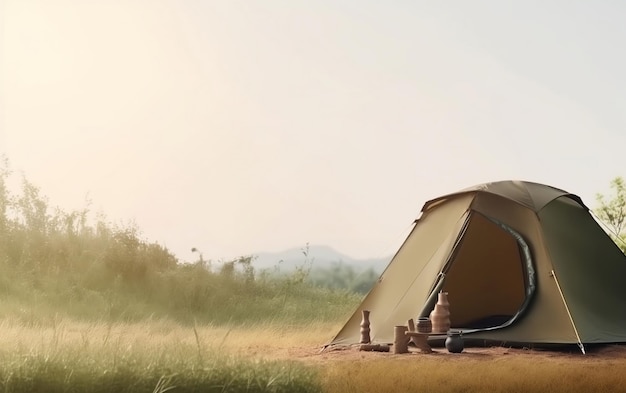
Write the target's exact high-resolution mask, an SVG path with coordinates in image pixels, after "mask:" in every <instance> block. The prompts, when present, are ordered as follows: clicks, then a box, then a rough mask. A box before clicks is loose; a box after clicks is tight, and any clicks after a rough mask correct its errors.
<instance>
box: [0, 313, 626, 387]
mask: <svg viewBox="0 0 626 393" xmlns="http://www.w3.org/2000/svg"><path fill="white" fill-rule="evenodd" d="M338 327H339V326H338V325H337V324H331V323H319V324H309V325H307V326H285V325H283V326H280V325H276V324H264V323H260V324H250V325H245V324H241V325H237V326H235V325H233V326H210V325H204V326H191V327H189V326H184V325H180V324H178V323H176V322H173V321H169V320H151V321H145V322H143V323H132V324H127V323H113V324H109V323H103V322H94V323H87V322H76V321H72V320H68V319H60V318H59V319H51V320H49V321H47V322H46V323H44V324H41V325H39V326H28V325H24V324H23V323H22V322H20V321H17V320H10V319H8V320H7V319H5V320H4V321H3V322H2V323H1V324H0V330H1V331H2V335H0V348H1V350H0V391H2V392H164V391H172V392H316V391H322V392H337V393H339V392H344V393H347V392H412V391H415V392H421V391H423V392H529V391H532V392H534V391H541V392H579V391H585V392H595V391H597V392H607V391H608V392H611V391H626V350H623V349H622V348H618V347H614V348H618V349H615V350H614V351H612V352H611V351H608V352H607V351H603V350H600V351H598V352H592V353H591V354H589V355H587V356H583V355H580V354H578V353H576V352H575V351H573V352H572V353H558V352H550V351H535V350H515V349H506V348H500V349H483V348H476V349H473V348H469V349H467V350H466V351H465V352H464V353H462V354H449V353H447V352H445V350H442V349H437V350H436V352H435V353H434V354H431V355H423V354H418V353H412V354H407V355H393V354H391V353H368V352H358V351H356V350H345V351H336V352H325V353H321V354H320V353H319V349H320V347H321V346H322V345H323V344H324V343H325V342H327V341H328V340H329V339H330V338H331V336H332V333H334V331H336V329H337V328H338Z"/></svg>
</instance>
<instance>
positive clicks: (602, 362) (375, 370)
mask: <svg viewBox="0 0 626 393" xmlns="http://www.w3.org/2000/svg"><path fill="white" fill-rule="evenodd" d="M294 338H295V341H298V339H297V336H291V339H290V340H289V341H292V340H293V339H294ZM320 338H321V337H320ZM292 342H293V341H292ZM240 349H243V350H244V352H247V353H249V354H254V355H255V356H261V357H267V358H277V359H288V360H292V361H298V362H303V363H305V364H307V365H309V366H312V367H315V368H317V369H319V370H320V372H321V377H322V380H323V387H324V389H325V391H327V392H360V393H361V392H395V393H397V392H411V391H428V392H461V391H462V392H484V391H489V392H515V391H518V392H535V391H536V392H582V391H584V392H619V391H622V392H626V346H622V345H605V346H597V347H591V348H587V353H586V354H585V355H583V354H582V353H581V351H580V350H579V349H578V347H576V346H574V347H567V348H559V349H540V348H532V349H531V348H509V347H470V348H466V349H465V350H464V351H463V352H462V353H460V354H451V353H448V352H447V350H446V349H445V348H433V353H432V354H422V353H420V352H419V351H418V350H416V349H413V348H411V352H410V353H409V354H401V355H397V354H393V353H391V352H386V353H385V352H362V351H359V350H358V348H357V347H356V346H352V347H349V346H344V347H336V348H329V349H326V350H324V351H320V350H321V346H319V345H312V346H306V345H302V346H293V347H288V346H283V345H274V346H267V345H265V346H263V347H262V348H260V347H257V346H254V345H253V346H250V347H248V348H245V349H244V348H240Z"/></svg>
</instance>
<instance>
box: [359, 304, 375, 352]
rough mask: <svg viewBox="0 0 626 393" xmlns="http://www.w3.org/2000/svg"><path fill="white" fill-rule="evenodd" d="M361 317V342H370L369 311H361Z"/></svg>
mask: <svg viewBox="0 0 626 393" xmlns="http://www.w3.org/2000/svg"><path fill="white" fill-rule="evenodd" d="M361 314H362V319H361V325H360V326H361V341H359V343H361V344H369V343H370V342H372V340H371V338H370V312H369V310H363V311H361Z"/></svg>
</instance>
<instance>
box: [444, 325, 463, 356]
mask: <svg viewBox="0 0 626 393" xmlns="http://www.w3.org/2000/svg"><path fill="white" fill-rule="evenodd" d="M464 348H465V345H464V343H463V332H462V331H460V330H450V331H448V337H447V338H446V349H447V350H448V352H450V353H461V352H463V349H464Z"/></svg>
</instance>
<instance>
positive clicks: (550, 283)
mask: <svg viewBox="0 0 626 393" xmlns="http://www.w3.org/2000/svg"><path fill="white" fill-rule="evenodd" d="M440 291H444V292H448V299H449V302H450V314H451V316H450V320H451V326H452V328H453V329H460V330H462V331H463V332H464V333H463V335H464V337H465V338H466V339H476V340H481V341H485V342H497V343H522V344H523V343H528V344H578V345H579V346H580V348H581V350H582V351H583V352H584V351H585V349H584V344H596V343H619V342H626V256H624V254H623V253H622V252H621V250H620V249H619V248H618V247H617V245H616V244H615V243H614V242H613V241H612V240H611V238H610V237H609V236H608V235H607V234H606V233H605V232H604V230H603V229H602V228H601V227H600V226H599V225H598V223H597V222H596V220H594V218H593V217H592V215H591V214H590V212H589V209H588V208H587V207H586V206H585V205H584V203H583V202H582V200H581V199H580V198H579V197H578V196H576V195H573V194H570V193H568V192H566V191H563V190H559V189H557V188H554V187H550V186H546V185H542V184H537V183H531V182H522V181H501V182H494V183H487V184H481V185H478V186H475V187H471V188H468V189H465V190H462V191H459V192H456V193H453V194H450V195H445V196H442V197H440V198H436V199H433V200H431V201H429V202H427V203H426V204H425V205H424V207H423V208H422V214H421V216H420V218H418V219H417V220H416V221H415V225H414V227H413V229H412V231H411V232H410V234H409V236H408V237H407V239H406V240H405V241H404V243H403V244H402V246H401V247H400V249H399V250H398V251H397V253H396V254H395V255H394V257H393V258H392V260H391V262H390V263H389V265H388V266H387V268H386V269H385V271H384V272H383V273H382V275H381V277H380V278H379V280H378V282H377V283H376V284H375V285H374V287H373V288H372V290H371V291H370V292H369V293H368V294H367V296H366V297H365V298H364V300H363V302H362V303H361V305H360V306H359V307H358V309H357V310H355V312H354V314H353V315H352V316H351V317H350V319H349V320H348V322H347V323H346V324H345V326H344V327H343V328H342V329H341V330H340V331H339V333H338V334H337V335H336V337H335V338H334V339H333V340H332V342H331V343H330V344H352V343H358V342H359V338H360V335H359V325H360V322H361V311H362V310H369V311H370V312H371V314H370V322H371V338H372V341H373V342H380V343H389V342H392V341H393V331H394V326H395V325H406V323H407V320H408V319H411V318H413V319H415V318H417V317H419V316H428V315H429V313H430V311H431V310H432V308H433V306H434V304H435V302H436V298H437V293H439V292H440Z"/></svg>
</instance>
